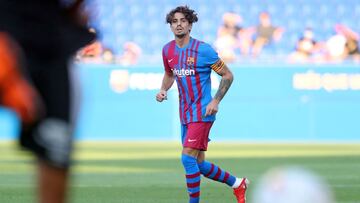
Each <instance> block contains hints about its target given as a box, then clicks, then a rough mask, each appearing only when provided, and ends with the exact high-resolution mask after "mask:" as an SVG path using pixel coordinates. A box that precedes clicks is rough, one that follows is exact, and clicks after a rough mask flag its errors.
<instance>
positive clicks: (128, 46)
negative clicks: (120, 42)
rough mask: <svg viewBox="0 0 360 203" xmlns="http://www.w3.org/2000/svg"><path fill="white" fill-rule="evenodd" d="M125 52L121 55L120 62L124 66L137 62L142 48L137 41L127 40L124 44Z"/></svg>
mask: <svg viewBox="0 0 360 203" xmlns="http://www.w3.org/2000/svg"><path fill="white" fill-rule="evenodd" d="M123 48H124V52H123V54H122V55H121V56H120V57H119V63H120V64H121V65H124V66H129V65H135V64H137V62H138V60H139V57H140V56H141V53H142V50H141V47H140V46H139V45H137V44H136V43H135V42H126V43H125V44H124V47H123Z"/></svg>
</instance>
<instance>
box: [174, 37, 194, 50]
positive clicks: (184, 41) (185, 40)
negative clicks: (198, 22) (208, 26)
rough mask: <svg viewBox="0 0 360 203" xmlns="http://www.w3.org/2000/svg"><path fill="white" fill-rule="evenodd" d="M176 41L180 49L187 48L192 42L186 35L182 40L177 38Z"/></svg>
mask: <svg viewBox="0 0 360 203" xmlns="http://www.w3.org/2000/svg"><path fill="white" fill-rule="evenodd" d="M175 41H176V45H177V46H178V47H180V48H183V47H185V46H186V45H187V44H189V42H190V35H186V36H184V37H182V38H178V37H176V38H175Z"/></svg>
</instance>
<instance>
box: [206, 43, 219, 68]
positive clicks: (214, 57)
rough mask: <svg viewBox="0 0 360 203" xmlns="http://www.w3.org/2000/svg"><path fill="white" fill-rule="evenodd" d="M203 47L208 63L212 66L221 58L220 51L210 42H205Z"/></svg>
mask: <svg viewBox="0 0 360 203" xmlns="http://www.w3.org/2000/svg"><path fill="white" fill-rule="evenodd" d="M203 49H204V52H203V53H205V60H206V62H205V63H206V65H209V66H211V65H213V64H214V63H216V62H217V61H218V60H219V59H220V58H219V55H218V53H217V52H216V51H215V50H214V48H212V47H211V46H210V45H209V44H207V43H204V46H203Z"/></svg>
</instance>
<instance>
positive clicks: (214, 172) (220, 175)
mask: <svg viewBox="0 0 360 203" xmlns="http://www.w3.org/2000/svg"><path fill="white" fill-rule="evenodd" d="M197 161H198V166H199V169H200V173H201V174H202V175H203V176H204V177H206V178H209V179H212V180H215V181H218V182H221V183H225V184H227V185H228V186H230V187H233V188H236V187H238V186H239V185H240V182H241V181H240V182H239V181H236V180H237V178H236V177H235V176H233V175H231V174H230V173H228V172H227V171H224V170H222V169H221V168H220V167H219V166H217V165H215V164H213V163H211V162H209V161H206V160H205V152H204V151H201V152H199V156H198V160H197ZM239 180H240V179H239Z"/></svg>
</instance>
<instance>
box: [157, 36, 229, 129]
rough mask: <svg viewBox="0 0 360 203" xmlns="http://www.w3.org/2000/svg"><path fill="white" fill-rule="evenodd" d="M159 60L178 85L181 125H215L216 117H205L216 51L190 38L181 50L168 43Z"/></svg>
mask: <svg viewBox="0 0 360 203" xmlns="http://www.w3.org/2000/svg"><path fill="white" fill-rule="evenodd" d="M162 56H163V62H164V68H165V71H166V72H167V73H168V74H173V75H174V77H175V80H176V82H177V86H178V90H179V112H180V121H181V123H182V124H187V123H191V122H201V121H203V122H209V121H214V120H215V115H211V116H207V117H204V115H205V112H206V106H207V104H208V103H210V101H211V100H212V96H211V79H210V74H211V70H212V69H214V64H219V63H218V61H221V60H220V58H219V56H218V54H217V53H216V51H215V50H214V49H213V48H212V47H211V46H210V45H209V44H207V43H205V42H202V41H199V40H196V39H194V38H190V41H189V43H188V44H187V45H186V46H185V47H182V48H179V47H178V46H177V45H176V42H175V40H173V41H170V42H169V43H167V44H166V45H165V46H164V47H163V50H162ZM221 64H223V63H221ZM214 70H215V69H214Z"/></svg>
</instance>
